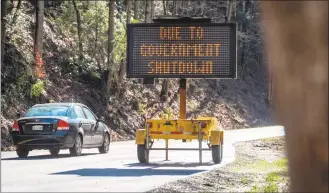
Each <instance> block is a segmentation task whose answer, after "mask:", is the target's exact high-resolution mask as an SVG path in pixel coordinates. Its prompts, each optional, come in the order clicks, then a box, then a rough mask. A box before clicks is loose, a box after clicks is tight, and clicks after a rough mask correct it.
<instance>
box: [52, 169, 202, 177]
mask: <svg viewBox="0 0 329 193" xmlns="http://www.w3.org/2000/svg"><path fill="white" fill-rule="evenodd" d="M203 171H206V170H184V169H178V170H174V169H151V168H148V169H129V168H128V169H120V168H86V169H78V170H71V171H65V172H57V173H52V174H50V175H78V176H98V177H102V176H104V177H108V176H110V177H112V176H113V177H139V176H171V175H177V176H179V175H191V174H194V173H198V172H203Z"/></svg>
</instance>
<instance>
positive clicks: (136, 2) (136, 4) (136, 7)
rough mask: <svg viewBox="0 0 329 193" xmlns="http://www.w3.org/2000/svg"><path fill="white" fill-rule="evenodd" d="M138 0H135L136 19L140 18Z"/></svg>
mask: <svg viewBox="0 0 329 193" xmlns="http://www.w3.org/2000/svg"><path fill="white" fill-rule="evenodd" d="M138 11H139V10H138V0H134V20H138V19H139V17H138V15H139V13H138Z"/></svg>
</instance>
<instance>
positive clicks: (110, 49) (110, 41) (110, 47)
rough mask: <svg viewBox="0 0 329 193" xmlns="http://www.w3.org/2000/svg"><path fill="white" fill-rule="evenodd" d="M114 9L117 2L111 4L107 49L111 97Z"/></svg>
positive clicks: (108, 89) (113, 0)
mask: <svg viewBox="0 0 329 193" xmlns="http://www.w3.org/2000/svg"><path fill="white" fill-rule="evenodd" d="M114 9H115V0H110V2H109V29H108V49H107V69H108V78H107V83H106V96H107V98H108V97H109V96H110V94H111V93H110V90H111V82H112V78H113V66H114V57H113V55H114V54H113V53H114V41H115V39H114Z"/></svg>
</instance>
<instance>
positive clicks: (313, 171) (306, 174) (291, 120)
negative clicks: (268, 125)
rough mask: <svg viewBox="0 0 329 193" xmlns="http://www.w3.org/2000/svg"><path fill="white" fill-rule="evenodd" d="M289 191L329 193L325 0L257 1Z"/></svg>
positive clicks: (326, 5) (326, 3)
mask: <svg viewBox="0 0 329 193" xmlns="http://www.w3.org/2000/svg"><path fill="white" fill-rule="evenodd" d="M261 8H262V14H263V22H264V24H265V32H266V34H265V35H266V36H265V37H266V43H267V46H268V53H271V56H270V57H269V59H270V70H271V71H272V72H273V77H274V81H275V84H274V87H275V88H274V93H273V100H274V104H275V105H274V107H275V112H276V116H277V120H278V122H279V123H280V124H281V125H283V126H284V128H285V133H286V141H287V153H288V165H289V174H290V180H291V187H290V191H291V192H328V1H314V2H313V1H280V2H275V1H262V2H261Z"/></svg>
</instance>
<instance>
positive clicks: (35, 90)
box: [30, 80, 46, 97]
mask: <svg viewBox="0 0 329 193" xmlns="http://www.w3.org/2000/svg"><path fill="white" fill-rule="evenodd" d="M45 86H46V84H45V82H44V81H41V80H37V82H36V83H35V84H32V87H31V92H30V95H31V96H35V97H39V96H40V95H41V94H44V93H45V92H46V90H45Z"/></svg>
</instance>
